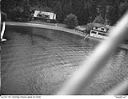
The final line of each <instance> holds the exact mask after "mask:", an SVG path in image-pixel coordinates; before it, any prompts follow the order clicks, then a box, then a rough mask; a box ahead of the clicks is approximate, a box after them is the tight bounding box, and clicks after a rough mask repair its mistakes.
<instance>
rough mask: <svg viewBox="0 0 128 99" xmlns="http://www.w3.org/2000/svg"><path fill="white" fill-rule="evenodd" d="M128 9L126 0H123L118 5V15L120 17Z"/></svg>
mask: <svg viewBox="0 0 128 99" xmlns="http://www.w3.org/2000/svg"><path fill="white" fill-rule="evenodd" d="M127 10H128V1H127V0H123V2H120V5H119V16H120V17H121V16H122V15H123V14H124V13H125V12H126V11H127Z"/></svg>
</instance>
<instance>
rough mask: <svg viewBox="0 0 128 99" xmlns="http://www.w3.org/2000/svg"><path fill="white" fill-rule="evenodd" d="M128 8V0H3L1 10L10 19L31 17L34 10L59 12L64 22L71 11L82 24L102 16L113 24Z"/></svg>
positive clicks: (58, 19) (59, 19)
mask: <svg viewBox="0 0 128 99" xmlns="http://www.w3.org/2000/svg"><path fill="white" fill-rule="evenodd" d="M127 9H128V0H2V1H1V10H2V11H3V12H4V13H6V14H7V16H8V19H10V20H14V19H15V18H16V17H19V16H20V17H21V16H22V17H23V18H27V17H30V16H31V14H32V12H33V11H34V10H42V11H50V12H54V13H56V14H57V22H59V23H63V21H64V19H65V17H66V16H67V15H69V14H70V13H72V14H74V15H76V16H77V18H78V23H79V24H80V25H83V24H87V23H90V22H93V21H94V19H95V18H96V17H97V16H99V15H100V16H101V17H102V18H103V19H104V20H107V21H108V22H109V24H110V25H113V24H115V23H116V22H117V20H118V19H119V18H120V17H121V16H122V15H123V14H124V13H125V12H126V10H127Z"/></svg>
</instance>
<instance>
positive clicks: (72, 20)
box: [64, 13, 78, 28]
mask: <svg viewBox="0 0 128 99" xmlns="http://www.w3.org/2000/svg"><path fill="white" fill-rule="evenodd" d="M64 23H65V24H66V25H67V27H68V28H75V27H76V26H77V25H78V20H77V16H76V15H74V14H72V13H71V14H69V15H67V17H66V18H65V20H64Z"/></svg>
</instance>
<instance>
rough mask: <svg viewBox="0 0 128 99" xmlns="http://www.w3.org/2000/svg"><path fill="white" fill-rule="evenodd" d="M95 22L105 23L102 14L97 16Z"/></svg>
mask: <svg viewBox="0 0 128 99" xmlns="http://www.w3.org/2000/svg"><path fill="white" fill-rule="evenodd" d="M93 22H94V23H101V24H104V19H103V17H102V16H101V15H99V16H97V17H96V18H95V20H94V21H93Z"/></svg>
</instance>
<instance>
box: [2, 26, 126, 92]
mask: <svg viewBox="0 0 128 99" xmlns="http://www.w3.org/2000/svg"><path fill="white" fill-rule="evenodd" d="M5 36H6V37H7V38H8V39H9V40H8V41H7V42H4V43H3V44H2V53H1V54H2V55H1V56H2V94H53V93H54V92H56V91H57V90H58V89H59V88H61V86H62V84H63V83H64V82H65V81H66V80H67V79H69V78H70V77H71V74H72V73H73V72H74V71H76V70H77V69H78V67H79V66H80V63H81V62H82V61H83V60H85V59H86V57H87V56H88V55H89V54H90V53H91V52H92V51H93V50H94V48H95V47H96V46H97V44H98V42H96V41H94V40H90V39H86V40H84V39H83V37H80V36H77V35H73V34H69V33H65V32H60V31H54V30H47V29H37V28H28V27H24V28H21V27H8V28H7V30H6V35H5ZM127 59H128V55H127V52H126V51H125V50H121V49H117V51H116V52H115V53H114V54H113V55H112V57H111V58H110V59H109V61H108V63H107V64H106V67H105V68H104V69H103V70H102V71H101V72H100V73H98V74H96V77H95V79H94V80H93V81H92V83H90V85H89V86H88V88H85V89H84V91H83V94H103V93H104V92H105V91H106V90H108V89H109V88H111V87H113V85H115V84H117V83H119V82H121V81H122V80H123V79H124V78H125V77H127V76H128V61H127Z"/></svg>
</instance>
